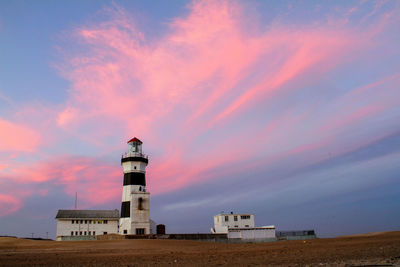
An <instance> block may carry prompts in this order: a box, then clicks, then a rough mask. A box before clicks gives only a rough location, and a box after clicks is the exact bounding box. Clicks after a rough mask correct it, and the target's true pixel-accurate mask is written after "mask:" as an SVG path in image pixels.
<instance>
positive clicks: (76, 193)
mask: <svg viewBox="0 0 400 267" xmlns="http://www.w3.org/2000/svg"><path fill="white" fill-rule="evenodd" d="M75 209H78V192H75Z"/></svg>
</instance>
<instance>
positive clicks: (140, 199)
mask: <svg viewBox="0 0 400 267" xmlns="http://www.w3.org/2000/svg"><path fill="white" fill-rule="evenodd" d="M138 210H143V198H141V197H139V199H138Z"/></svg>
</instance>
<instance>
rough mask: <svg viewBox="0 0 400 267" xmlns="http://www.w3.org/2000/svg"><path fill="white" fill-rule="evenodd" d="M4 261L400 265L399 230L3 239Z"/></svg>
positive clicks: (0, 244)
mask: <svg viewBox="0 0 400 267" xmlns="http://www.w3.org/2000/svg"><path fill="white" fill-rule="evenodd" d="M0 265H1V266H20V265H41V266H42V265H57V266H72V265H74V266H77V265H80V266H82V265H83V266H165V265H175V266H215V265H221V266H224V265H225V266H400V231H398V232H385V233H374V234H366V235H357V236H347V237H337V238H321V239H314V240H307V241H279V242H269V243H259V244H222V243H212V242H201V241H181V240H140V239H136V240H110V241H69V242H68V241H64V242H55V241H36V240H25V239H17V238H9V237H2V238H0Z"/></svg>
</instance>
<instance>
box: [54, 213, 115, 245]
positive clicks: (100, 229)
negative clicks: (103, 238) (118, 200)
mask: <svg viewBox="0 0 400 267" xmlns="http://www.w3.org/2000/svg"><path fill="white" fill-rule="evenodd" d="M56 219H57V240H66V239H68V240H73V239H85V237H87V238H88V239H89V237H95V236H96V235H105V234H116V233H118V220H119V211H118V210H117V209H115V210H58V213H57V216H56ZM63 237H65V238H63Z"/></svg>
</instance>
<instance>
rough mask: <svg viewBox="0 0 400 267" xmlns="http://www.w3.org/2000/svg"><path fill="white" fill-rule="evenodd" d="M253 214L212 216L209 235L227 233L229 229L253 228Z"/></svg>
mask: <svg viewBox="0 0 400 267" xmlns="http://www.w3.org/2000/svg"><path fill="white" fill-rule="evenodd" d="M253 227H254V215H253V214H233V213H230V214H223V213H222V214H218V215H215V216H214V228H211V233H213V234H220V233H224V234H227V233H228V229H229V228H253Z"/></svg>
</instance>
